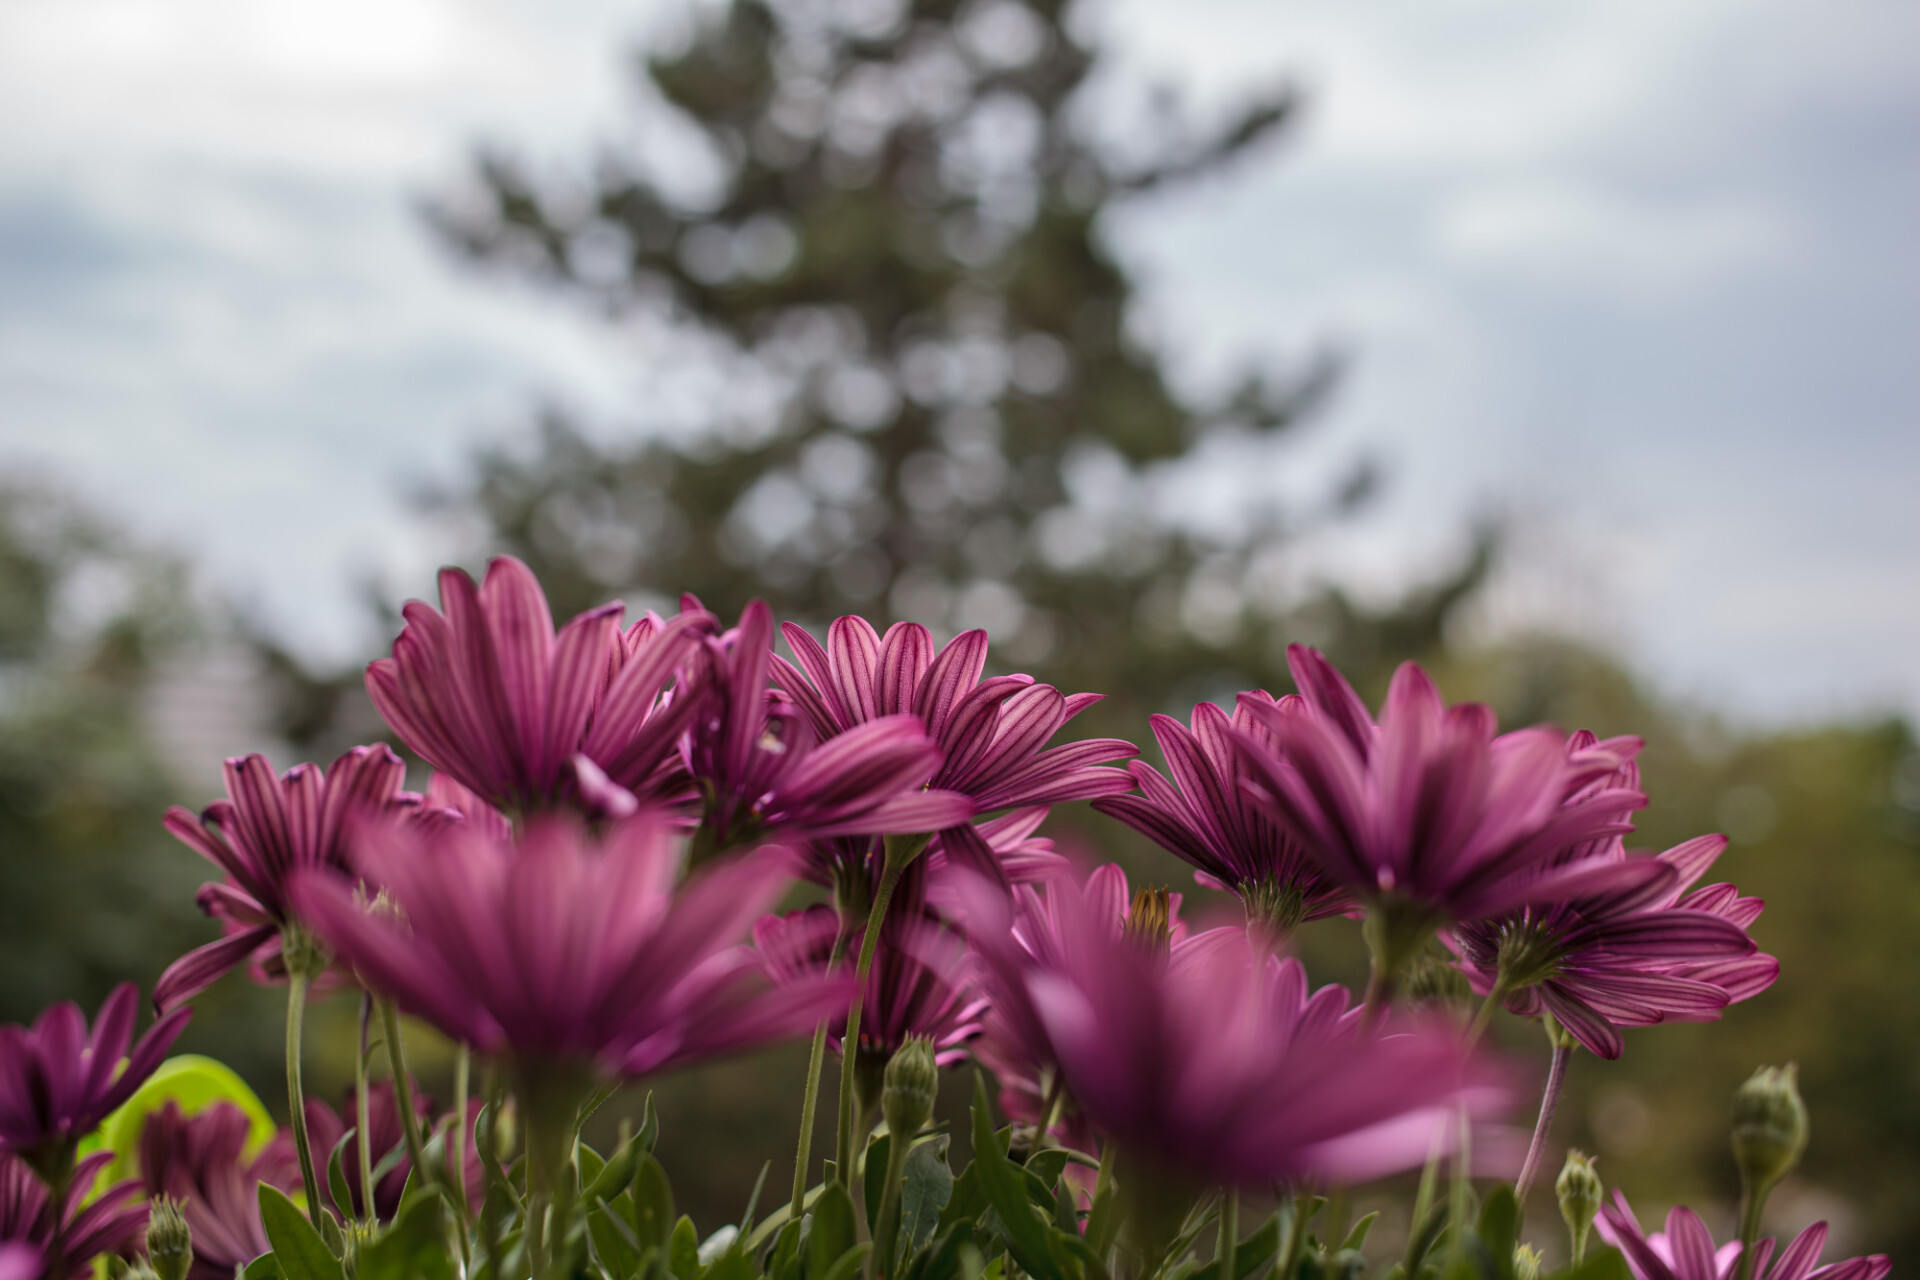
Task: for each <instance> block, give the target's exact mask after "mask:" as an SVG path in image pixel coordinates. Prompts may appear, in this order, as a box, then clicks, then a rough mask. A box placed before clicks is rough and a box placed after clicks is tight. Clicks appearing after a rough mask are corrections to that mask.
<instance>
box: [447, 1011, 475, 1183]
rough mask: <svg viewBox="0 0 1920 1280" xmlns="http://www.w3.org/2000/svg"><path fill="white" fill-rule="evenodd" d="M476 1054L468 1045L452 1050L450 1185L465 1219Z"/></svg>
mask: <svg viewBox="0 0 1920 1280" xmlns="http://www.w3.org/2000/svg"><path fill="white" fill-rule="evenodd" d="M472 1074H473V1054H472V1052H471V1051H470V1050H469V1049H468V1048H467V1046H466V1045H464V1044H463V1045H460V1046H458V1047H457V1048H455V1049H454V1051H453V1167H452V1169H450V1170H449V1171H448V1177H447V1185H448V1187H449V1189H450V1190H452V1191H453V1192H454V1201H455V1207H456V1208H457V1209H458V1210H459V1211H460V1216H461V1218H462V1219H465V1218H466V1217H467V1216H468V1214H469V1213H470V1212H471V1210H470V1209H469V1207H468V1205H467V1092H468V1090H469V1089H470V1088H471V1086H472Z"/></svg>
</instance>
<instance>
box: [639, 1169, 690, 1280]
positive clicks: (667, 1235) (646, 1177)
mask: <svg viewBox="0 0 1920 1280" xmlns="http://www.w3.org/2000/svg"><path fill="white" fill-rule="evenodd" d="M673 1221H674V1216H673V1188H672V1187H670V1186H668V1185H667V1171H666V1170H665V1169H663V1168H661V1167H660V1162H659V1161H658V1160H655V1159H654V1158H653V1157H652V1156H645V1157H643V1158H642V1159H641V1160H640V1163H639V1164H638V1165H636V1166H635V1168H634V1170H633V1234H634V1238H635V1239H636V1240H638V1241H639V1242H640V1252H642V1253H645V1252H646V1251H647V1250H649V1249H663V1248H666V1246H667V1242H668V1241H669V1240H670V1239H671V1237H672V1234H673V1230H674V1228H673ZM689 1230H691V1226H689ZM673 1270H674V1272H675V1274H678V1273H679V1270H680V1269H679V1267H678V1266H675V1267H674V1268H673Z"/></svg>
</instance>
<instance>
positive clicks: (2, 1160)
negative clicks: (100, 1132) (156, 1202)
mask: <svg viewBox="0 0 1920 1280" xmlns="http://www.w3.org/2000/svg"><path fill="white" fill-rule="evenodd" d="M112 1162H113V1155H112V1153H111V1152H106V1151H100V1152H96V1153H94V1154H93V1155H90V1156H88V1157H87V1158H86V1159H84V1160H82V1161H81V1162H80V1163H79V1164H78V1165H76V1166H74V1170H73V1180H72V1182H71V1183H70V1184H69V1185H68V1187H67V1191H66V1195H65V1197H64V1198H63V1200H62V1202H61V1205H60V1219H61V1221H60V1223H59V1227H60V1230H59V1231H58V1232H57V1233H56V1232H55V1230H54V1226H55V1223H54V1221H53V1215H52V1214H51V1213H49V1212H48V1203H49V1193H48V1191H47V1187H46V1184H45V1183H43V1182H42V1181H41V1180H40V1178H39V1175H37V1174H36V1173H34V1171H33V1170H32V1169H30V1168H28V1167H27V1164H26V1162H25V1161H23V1160H20V1159H17V1158H16V1157H14V1156H11V1155H8V1154H6V1153H5V1152H0V1261H4V1262H6V1263H7V1264H8V1265H11V1266H13V1267H16V1268H19V1270H18V1271H17V1272H16V1274H19V1275H22V1276H25V1277H29V1280H80V1278H81V1277H83V1276H91V1275H92V1274H93V1260H94V1259H95V1258H97V1257H99V1256H100V1255H101V1254H104V1253H119V1252H122V1251H124V1250H127V1249H130V1248H132V1247H133V1246H134V1245H135V1244H136V1243H137V1242H138V1241H139V1239H140V1233H141V1232H143V1231H144V1230H146V1226H147V1208H146V1206H145V1205H143V1204H138V1203H130V1202H129V1198H130V1197H131V1196H132V1195H133V1193H134V1192H135V1191H136V1190H137V1189H138V1188H137V1187H136V1186H135V1184H134V1183H132V1182H120V1183H115V1184H114V1185H113V1186H110V1187H108V1188H106V1189H105V1190H103V1191H101V1192H99V1193H98V1194H97V1195H96V1194H91V1188H92V1185H93V1180H94V1178H95V1177H96V1176H98V1174H99V1173H100V1171H101V1170H102V1169H104V1168H106V1167H107V1166H108V1165H109V1164H111V1163H112ZM29 1266H30V1267H31V1269H28V1268H29ZM4 1274H5V1272H4V1271H0V1275H4Z"/></svg>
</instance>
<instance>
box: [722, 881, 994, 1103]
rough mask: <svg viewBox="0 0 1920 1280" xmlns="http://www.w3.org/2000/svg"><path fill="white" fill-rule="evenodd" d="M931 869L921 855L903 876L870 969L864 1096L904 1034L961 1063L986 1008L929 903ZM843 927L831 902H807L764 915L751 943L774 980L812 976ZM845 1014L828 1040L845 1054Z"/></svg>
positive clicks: (853, 950) (852, 943)
mask: <svg viewBox="0 0 1920 1280" xmlns="http://www.w3.org/2000/svg"><path fill="white" fill-rule="evenodd" d="M928 874H929V868H928V865H927V861H926V859H924V858H922V859H919V860H918V861H916V862H914V863H913V864H912V865H911V866H909V867H908V868H907V870H906V872H905V873H904V874H903V875H902V876H901V878H900V882H899V885H898V886H897V887H896V888H895V890H894V894H893V899H892V907H891V909H890V910H889V911H888V912H887V917H886V920H885V922H884V923H883V924H882V925H881V927H880V941H879V943H878V945H877V946H876V947H875V949H874V959H873V968H872V970H871V971H870V972H869V973H868V975H867V990H866V998H865V999H864V1000H863V1001H862V1002H861V1003H862V1013H861V1022H860V1044H859V1046H858V1051H857V1053H856V1055H855V1059H854V1062H855V1069H856V1072H858V1073H859V1074H857V1075H856V1081H864V1084H865V1086H867V1087H863V1088H862V1089H861V1097H862V1098H865V1099H868V1100H875V1101H877V1100H878V1098H879V1092H878V1089H877V1087H872V1086H877V1084H878V1081H879V1079H880V1073H881V1072H882V1071H884V1070H885V1069H886V1065H887V1061H888V1059H890V1058H892V1057H893V1055H894V1052H895V1051H896V1050H898V1049H899V1048H900V1047H901V1046H902V1045H904V1044H905V1043H906V1042H907V1040H908V1038H909V1037H913V1036H918V1037H921V1038H923V1039H926V1040H930V1041H931V1042H932V1045H933V1051H934V1061H935V1062H936V1063H938V1064H939V1065H940V1066H943V1067H948V1066H953V1065H954V1064H956V1063H959V1062H961V1061H964V1060H965V1059H966V1056H967V1045H968V1043H969V1042H970V1041H971V1040H972V1039H973V1038H974V1037H975V1036H977V1035H978V1034H979V1033H980V1018H981V1015H982V1014H983V1013H984V1012H985V1011H986V1007H987V1006H986V1001H985V1000H983V999H981V998H980V995H979V992H978V991H977V989H976V988H975V985H974V983H973V980H972V979H973V974H972V971H971V967H970V965H969V963H968V957H967V951H966V943H965V941H964V940H963V939H962V938H961V937H960V936H959V935H958V934H957V933H956V932H955V931H954V930H953V929H951V928H950V927H949V926H947V925H946V924H945V923H944V922H943V921H942V920H941V919H940V918H939V917H938V916H936V915H935V914H933V913H932V912H931V911H930V910H928V908H927V905H926V887H927V880H928ZM840 929H841V923H840V915H839V913H838V912H837V911H835V910H834V909H833V908H832V907H828V906H824V905H823V906H814V907H808V908H807V909H805V910H803V911H797V912H794V913H793V914H791V915H786V916H772V915H770V916H763V917H761V919H760V921H759V923H757V924H756V925H754V929H753V936H754V944H755V946H757V947H758V948H759V950H760V953H761V954H762V955H763V956H765V957H767V964H768V967H769V969H770V970H771V971H772V972H773V973H774V975H775V978H776V980H778V981H782V982H785V981H792V980H794V979H804V978H811V977H813V976H814V975H817V974H819V973H821V972H822V971H824V970H825V968H826V966H827V962H828V960H829V959H830V958H831V956H832V954H833V949H834V943H835V941H836V939H837V938H838V936H839V932H840ZM864 932H865V931H864V929H862V928H856V929H855V930H854V932H853V934H852V936H851V937H850V938H848V939H847V940H846V941H845V943H844V944H843V947H844V951H845V953H846V954H848V955H852V954H857V953H858V952H859V950H860V943H861V939H862V936H863V934H864ZM846 1013H847V1011H846V1010H844V1009H842V1010H839V1011H837V1013H836V1014H835V1016H834V1017H833V1018H832V1019H830V1020H829V1021H828V1023H827V1030H828V1036H829V1040H830V1043H831V1044H832V1045H833V1046H834V1049H835V1051H836V1052H838V1053H840V1054H842V1055H843V1056H844V1054H845V1046H844V1045H843V1044H842V1043H841V1036H842V1033H843V1032H844V1031H845V1030H846V1022H847V1017H846Z"/></svg>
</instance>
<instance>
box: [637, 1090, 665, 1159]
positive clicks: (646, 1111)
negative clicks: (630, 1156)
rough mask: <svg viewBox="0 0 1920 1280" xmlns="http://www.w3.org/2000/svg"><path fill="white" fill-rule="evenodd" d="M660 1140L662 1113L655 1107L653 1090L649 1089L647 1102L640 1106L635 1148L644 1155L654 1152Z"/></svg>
mask: <svg viewBox="0 0 1920 1280" xmlns="http://www.w3.org/2000/svg"><path fill="white" fill-rule="evenodd" d="M659 1140H660V1114H659V1112H657V1111H655V1110H654V1109H653V1092H652V1090H648V1092H647V1100H646V1102H644V1103H642V1104H641V1107H640V1132H639V1133H637V1134H635V1135H634V1136H633V1145H634V1149H635V1150H637V1151H638V1152H639V1153H640V1154H641V1155H643V1156H650V1155H652V1154H653V1144H654V1143H656V1142H658V1141H659Z"/></svg>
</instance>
